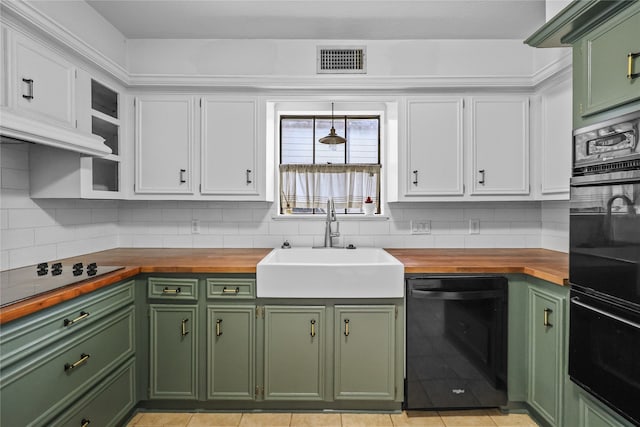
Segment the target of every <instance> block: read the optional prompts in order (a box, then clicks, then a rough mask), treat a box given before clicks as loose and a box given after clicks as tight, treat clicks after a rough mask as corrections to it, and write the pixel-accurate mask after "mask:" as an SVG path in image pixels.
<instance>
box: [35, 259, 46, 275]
mask: <svg viewBox="0 0 640 427" xmlns="http://www.w3.org/2000/svg"><path fill="white" fill-rule="evenodd" d="M48 272H49V264H47V263H46V262H41V263H40V264H38V266H37V267H36V273H37V274H38V276H44V275H46V274H47V273H48Z"/></svg>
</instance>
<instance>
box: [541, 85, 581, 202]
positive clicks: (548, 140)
mask: <svg viewBox="0 0 640 427" xmlns="http://www.w3.org/2000/svg"><path fill="white" fill-rule="evenodd" d="M572 94H573V91H572V87H571V79H568V80H565V81H563V82H561V83H559V84H556V85H554V86H551V87H549V88H545V89H544V90H543V91H542V93H541V95H542V96H541V100H542V107H541V110H542V112H541V116H542V131H541V138H542V140H541V147H540V148H541V153H540V155H541V162H540V193H541V196H540V197H541V198H542V199H561V200H568V199H569V179H570V177H571V147H572V141H573V136H572V124H571V120H572V117H571V111H572V110H571V105H572Z"/></svg>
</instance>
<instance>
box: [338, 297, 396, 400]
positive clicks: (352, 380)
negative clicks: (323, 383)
mask: <svg viewBox="0 0 640 427" xmlns="http://www.w3.org/2000/svg"><path fill="white" fill-rule="evenodd" d="M395 312H396V310H395V306H394V305H376V306H362V305H345V306H336V307H335V330H334V337H335V372H334V398H335V399H336V400H343V399H344V400H346V399H354V400H369V399H371V400H393V399H394V398H395V328H396V327H395Z"/></svg>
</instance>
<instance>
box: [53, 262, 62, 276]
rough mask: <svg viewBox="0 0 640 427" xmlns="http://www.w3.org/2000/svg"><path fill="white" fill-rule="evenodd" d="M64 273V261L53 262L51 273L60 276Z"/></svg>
mask: <svg viewBox="0 0 640 427" xmlns="http://www.w3.org/2000/svg"><path fill="white" fill-rule="evenodd" d="M61 274H62V263H60V262H56V263H55V264H51V275H52V276H59V275H61Z"/></svg>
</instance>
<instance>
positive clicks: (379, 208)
mask: <svg viewBox="0 0 640 427" xmlns="http://www.w3.org/2000/svg"><path fill="white" fill-rule="evenodd" d="M287 119H294V120H295V119H312V120H313V127H312V130H313V136H312V139H311V143H312V160H313V163H304V164H311V165H317V164H332V163H317V162H316V142H317V140H318V139H319V138H321V137H322V136H324V135H322V136H318V135H317V134H316V121H317V120H333V121H334V122H335V121H339V120H341V121H343V123H344V131H345V137H346V135H347V134H348V130H347V123H348V120H350V119H363V120H377V122H378V132H377V140H378V144H377V145H378V147H377V153H376V154H377V158H378V162H377V163H373V164H377V165H380V174H382V119H383V115H382V114H335V115H326V114H302V113H301V114H279V115H278V169H279V167H280V165H282V164H283V163H282V153H283V152H282V139H283V138H282V135H283V132H282V123H283V121H284V120H287ZM348 143H349V140H348V139H347V141H346V142H345V149H344V163H333V164H336V165H342V164H344V165H364V164H372V163H348V162H347V156H348V153H349V152H348V149H347V145H346V144H348ZM286 164H289V163H286ZM380 178H382V175H380ZM380 184H382V179H380ZM278 189H279V192H280V190H281V189H282V182H280V181H279V180H278ZM377 193H378V202H377V209H376V215H379V214H381V213H382V188H381V185H380V186H379V187H378V191H377ZM278 205H279V206H278V208H279V209H278V213H279V215H281V216H286V217H290V218H299V217H304V216H305V215H308V216H318V215H325V214H326V212H325V211H324V210H323V209H320V208H313V210H312V212H306V213H297V214H294V213H290V214H287V213H285V207H283V206H281V204H280V198H279V197H278ZM337 213H339V214H342V215H348V216H354V217H357V216H359V215H363V213H361V212H348V209H344V212H342V211H341V212H337Z"/></svg>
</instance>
